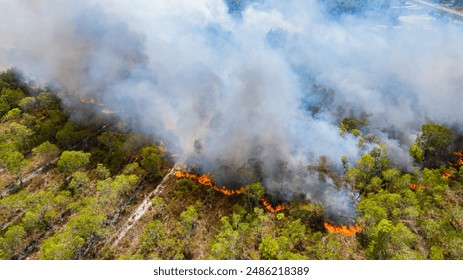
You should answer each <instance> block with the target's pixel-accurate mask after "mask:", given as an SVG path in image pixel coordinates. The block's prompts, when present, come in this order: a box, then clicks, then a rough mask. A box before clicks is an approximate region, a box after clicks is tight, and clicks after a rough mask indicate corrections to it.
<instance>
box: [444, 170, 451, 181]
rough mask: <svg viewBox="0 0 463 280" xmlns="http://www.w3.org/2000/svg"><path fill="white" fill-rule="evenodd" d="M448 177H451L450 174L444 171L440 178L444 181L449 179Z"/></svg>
mask: <svg viewBox="0 0 463 280" xmlns="http://www.w3.org/2000/svg"><path fill="white" fill-rule="evenodd" d="M450 176H452V174H450V172H448V171H444V173H443V174H442V178H444V179H448V178H450Z"/></svg>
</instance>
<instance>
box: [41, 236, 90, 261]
mask: <svg viewBox="0 0 463 280" xmlns="http://www.w3.org/2000/svg"><path fill="white" fill-rule="evenodd" d="M84 244H85V240H84V239H83V238H82V237H80V236H77V235H73V234H72V233H71V232H70V231H64V232H60V233H57V234H55V235H54V236H52V237H50V238H47V239H45V240H44V241H43V243H42V245H41V246H40V255H39V258H40V259H44V260H71V259H75V255H76V252H77V250H78V249H79V248H81V247H82V246H83V245H84Z"/></svg>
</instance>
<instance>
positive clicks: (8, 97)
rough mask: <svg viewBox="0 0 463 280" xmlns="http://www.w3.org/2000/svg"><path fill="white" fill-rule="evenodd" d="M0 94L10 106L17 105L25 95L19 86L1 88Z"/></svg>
mask: <svg viewBox="0 0 463 280" xmlns="http://www.w3.org/2000/svg"><path fill="white" fill-rule="evenodd" d="M0 95H1V97H2V98H3V99H4V100H5V101H6V102H7V103H8V104H9V105H10V107H17V106H18V104H19V101H21V99H23V98H24V97H26V95H25V94H24V92H23V91H22V90H21V89H20V88H17V89H11V88H3V89H2V91H1V93H0Z"/></svg>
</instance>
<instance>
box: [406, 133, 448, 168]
mask: <svg viewBox="0 0 463 280" xmlns="http://www.w3.org/2000/svg"><path fill="white" fill-rule="evenodd" d="M421 130H422V132H421V134H420V135H419V136H418V138H417V139H416V145H418V147H419V149H418V148H416V147H415V148H413V149H414V151H412V150H410V152H411V154H412V156H413V157H414V158H415V159H416V160H419V159H420V158H421V156H420V152H419V150H421V151H422V152H421V153H422V158H423V164H424V166H426V167H438V166H440V165H441V164H445V163H446V162H447V159H448V157H449V153H450V149H451V147H452V143H453V138H454V135H453V132H452V130H450V128H448V127H446V126H444V125H437V124H423V125H422V127H421ZM412 147H413V146H412Z"/></svg>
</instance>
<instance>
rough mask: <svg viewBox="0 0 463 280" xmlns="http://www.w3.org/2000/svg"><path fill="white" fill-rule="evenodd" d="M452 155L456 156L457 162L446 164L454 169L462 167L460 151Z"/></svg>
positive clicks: (462, 155) (462, 154) (462, 158)
mask: <svg viewBox="0 0 463 280" xmlns="http://www.w3.org/2000/svg"><path fill="white" fill-rule="evenodd" d="M453 154H454V155H456V156H458V159H457V162H456V163H451V162H448V164H449V165H451V166H455V167H460V166H462V165H463V152H462V151H461V150H460V151H456V152H453Z"/></svg>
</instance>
